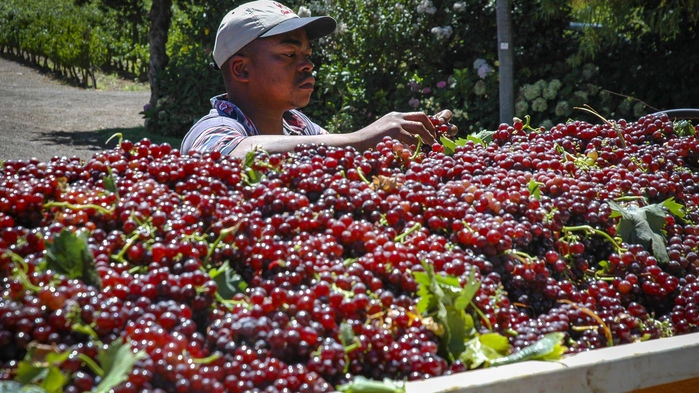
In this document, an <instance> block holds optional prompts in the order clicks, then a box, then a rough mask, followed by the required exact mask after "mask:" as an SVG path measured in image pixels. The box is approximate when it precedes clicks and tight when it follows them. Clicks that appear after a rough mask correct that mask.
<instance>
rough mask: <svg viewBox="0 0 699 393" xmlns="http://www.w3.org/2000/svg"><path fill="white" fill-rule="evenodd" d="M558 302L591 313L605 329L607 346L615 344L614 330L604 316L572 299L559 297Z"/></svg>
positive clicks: (587, 313)
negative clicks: (601, 316) (604, 319)
mask: <svg viewBox="0 0 699 393" xmlns="http://www.w3.org/2000/svg"><path fill="white" fill-rule="evenodd" d="M558 302H559V303H565V304H570V305H571V306H573V308H575V309H578V310H580V311H582V312H583V313H584V314H586V315H589V316H590V317H592V319H594V320H595V321H597V323H599V324H600V325H601V326H602V330H604V337H605V338H606V339H607V346H608V347H611V346H613V345H614V339H613V338H612V331H611V329H609V326H607V324H606V323H604V321H603V320H602V318H600V317H599V315H597V314H595V312H594V311H592V310H590V309H589V308H587V307H584V306H580V305H578V304H575V303H573V302H572V301H570V300H568V299H558Z"/></svg>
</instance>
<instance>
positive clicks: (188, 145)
mask: <svg viewBox="0 0 699 393" xmlns="http://www.w3.org/2000/svg"><path fill="white" fill-rule="evenodd" d="M211 106H212V109H211V111H210V112H209V114H208V115H206V116H204V117H202V118H201V119H200V120H199V121H197V122H196V123H195V124H194V125H193V126H192V128H190V129H189V131H188V132H187V134H186V135H185V137H184V139H183V140H182V145H181V146H180V152H181V153H182V154H187V153H188V152H189V151H198V152H207V151H216V150H218V151H219V152H221V155H222V156H223V155H228V154H230V153H231V152H232V151H233V149H235V147H236V146H238V144H239V143H240V141H242V140H243V139H244V138H246V137H248V136H252V135H260V132H259V131H258V130H257V127H255V124H253V122H252V120H251V119H250V118H249V117H247V116H246V115H245V114H244V113H243V111H241V110H240V108H238V106H237V105H235V104H234V103H232V102H230V101H228V100H227V95H226V94H221V95H219V96H216V97H213V98H211ZM282 123H283V124H282V126H283V131H284V134H285V135H319V134H327V133H328V132H327V131H326V130H325V129H324V128H322V127H320V126H319V125H317V124H316V123H314V122H312V121H311V119H309V118H308V117H307V116H306V115H304V114H303V113H301V112H300V111H298V110H296V109H292V110H289V111H287V112H285V113H284V116H283V119H282Z"/></svg>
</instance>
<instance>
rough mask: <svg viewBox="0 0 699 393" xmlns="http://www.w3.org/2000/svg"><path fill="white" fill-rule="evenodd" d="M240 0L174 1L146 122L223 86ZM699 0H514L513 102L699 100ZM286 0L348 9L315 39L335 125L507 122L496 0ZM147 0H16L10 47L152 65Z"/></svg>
mask: <svg viewBox="0 0 699 393" xmlns="http://www.w3.org/2000/svg"><path fill="white" fill-rule="evenodd" d="M239 3H242V2H241V1H223V0H212V1H201V0H189V1H175V3H174V6H173V8H174V9H173V15H174V16H173V21H172V25H171V28H170V31H169V40H168V44H167V50H168V54H169V57H170V62H169V63H168V66H167V68H166V70H165V71H164V72H163V75H161V81H163V85H162V87H161V94H162V95H161V97H160V99H159V100H158V101H157V104H156V105H154V106H151V107H147V108H145V112H144V115H145V117H146V125H147V127H148V129H149V130H152V131H154V132H157V133H159V134H162V135H167V136H182V135H184V133H185V132H186V131H187V129H188V128H189V127H190V126H191V124H192V123H193V122H194V121H196V120H197V119H198V118H199V117H201V116H202V115H203V114H205V113H206V112H207V111H208V109H209V98H210V97H212V96H214V95H216V94H218V93H220V92H222V91H223V85H222V82H221V78H220V76H219V74H218V72H216V71H213V70H211V69H210V67H209V63H210V62H211V57H210V56H211V48H212V46H213V41H214V36H215V31H216V28H217V27H218V23H219V21H220V20H221V18H222V17H223V15H224V14H225V13H226V12H227V11H228V10H230V9H231V8H233V7H234V6H236V5H237V4H239ZM651 3H652V4H651ZM696 3H697V2H696V1H695V0H678V1H675V2H665V1H660V0H658V1H653V2H650V3H649V2H647V1H635V0H632V1H620V0H606V1H584V2H583V1H569V2H559V1H553V0H513V1H512V15H513V18H512V19H513V22H514V26H513V37H514V39H513V40H514V42H513V45H514V48H515V86H517V89H518V90H517V97H516V101H515V111H516V115H517V116H519V117H524V116H525V115H530V116H531V117H532V121H533V123H534V125H544V126H550V125H551V124H554V123H557V122H564V121H565V120H567V119H568V118H571V117H576V118H577V117H584V116H585V114H584V113H581V112H579V111H576V110H575V109H574V107H575V106H580V105H583V104H589V105H591V106H592V107H594V108H595V109H597V110H598V111H599V112H600V113H601V114H603V115H605V116H607V117H609V118H636V117H638V116H640V115H642V114H645V113H649V112H655V111H657V110H661V109H669V108H677V107H692V106H694V107H696V106H697V103H698V102H699V97H698V96H699V91H698V90H697V89H696V88H695V87H696V86H697V85H698V83H697V82H699V75H698V74H697V73H696V71H694V69H696V67H697V64H699V39H697V31H696V30H697V18H698V17H697V13H696V11H695V10H696V6H697V4H696ZM286 4H287V5H289V6H291V7H292V8H294V9H296V10H298V12H299V13H302V14H312V15H320V14H328V15H331V16H333V17H335V18H336V19H337V20H338V22H339V29H338V31H337V32H336V33H335V34H333V35H331V36H329V37H326V38H324V39H321V40H319V41H318V42H316V43H315V48H314V50H315V52H314V61H315V63H316V72H317V79H318V83H317V85H318V91H317V92H316V94H315V95H314V98H313V101H312V102H311V103H310V105H309V106H308V107H307V108H305V109H304V111H305V112H306V113H308V114H309V115H310V116H311V117H312V118H314V119H315V120H317V122H318V123H320V124H322V125H325V126H326V127H327V128H328V129H329V130H331V131H333V132H345V131H351V130H354V129H357V128H360V127H362V126H364V125H366V124H368V123H370V122H371V121H373V120H374V119H376V118H378V117H379V116H381V115H383V114H384V113H386V112H389V111H392V110H425V111H428V112H435V111H437V110H439V109H441V108H451V109H452V110H454V112H455V119H454V122H455V123H456V124H457V125H458V126H459V128H460V130H461V132H462V133H464V134H465V133H468V132H473V131H479V130H481V129H484V128H485V129H494V128H496V127H497V125H498V122H499V121H498V118H499V116H498V105H499V103H498V73H497V66H498V64H497V50H496V49H497V39H496V38H497V26H496V18H495V1H494V0H468V1H453V0H449V1H447V0H445V1H440V0H396V1H393V2H385V1H379V0H364V1H352V0H332V1H321V0H310V1H297V0H291V1H288V2H286ZM49 5H50V7H49ZM48 8H50V9H52V10H53V12H52V13H50V15H49V13H46V12H45V10H46V9H48ZM147 8H148V1H144V0H128V1H114V0H102V1H99V0H90V1H85V0H82V1H77V0H76V1H71V0H59V1H51V2H49V1H47V0H36V1H33V2H22V1H19V0H6V1H5V2H3V3H2V5H0V26H2V28H1V31H0V48H1V49H2V52H5V53H13V54H15V55H22V56H23V57H25V58H27V59H30V60H31V61H35V62H37V63H40V64H41V63H43V64H44V65H45V66H47V67H51V66H52V67H54V68H55V69H57V70H59V71H61V72H63V73H65V74H66V75H68V76H71V75H74V79H76V80H78V81H80V83H82V84H83V85H87V84H88V83H87V81H89V74H90V72H92V70H94V69H95V68H99V69H112V70H118V71H120V72H124V73H131V74H133V75H135V76H138V77H140V78H142V79H143V78H145V77H146V74H147V64H148V50H147V42H148V38H147V34H148V33H147V31H148V26H146V18H145V15H146V10H147ZM81 75H87V76H84V77H83V76H81Z"/></svg>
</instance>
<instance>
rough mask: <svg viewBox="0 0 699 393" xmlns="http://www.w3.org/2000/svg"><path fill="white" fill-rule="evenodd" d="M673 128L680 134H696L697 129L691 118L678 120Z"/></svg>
mask: <svg viewBox="0 0 699 393" xmlns="http://www.w3.org/2000/svg"><path fill="white" fill-rule="evenodd" d="M673 128H674V129H675V133H676V134H677V135H678V136H694V134H695V133H696V131H695V130H694V126H693V125H692V122H691V121H689V120H679V121H676V122H675V123H674V125H673Z"/></svg>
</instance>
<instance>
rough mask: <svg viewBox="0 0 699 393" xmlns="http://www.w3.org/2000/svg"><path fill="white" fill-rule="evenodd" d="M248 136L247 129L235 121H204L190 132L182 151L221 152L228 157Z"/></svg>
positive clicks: (222, 119) (213, 119)
mask: <svg viewBox="0 0 699 393" xmlns="http://www.w3.org/2000/svg"><path fill="white" fill-rule="evenodd" d="M248 136H249V134H248V132H247V130H246V129H245V127H244V126H243V125H242V124H240V123H239V122H237V121H235V120H233V119H230V118H225V117H214V118H208V119H202V120H200V121H199V122H197V123H196V124H195V125H194V126H192V128H191V129H190V130H189V132H188V133H187V135H186V136H185V138H184V141H183V143H182V149H181V150H182V152H183V153H187V152H189V151H198V152H207V151H219V152H220V153H221V155H228V154H230V153H231V152H232V151H233V149H235V148H236V146H238V144H239V143H240V142H241V141H242V140H243V139H245V138H246V137H248Z"/></svg>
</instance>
